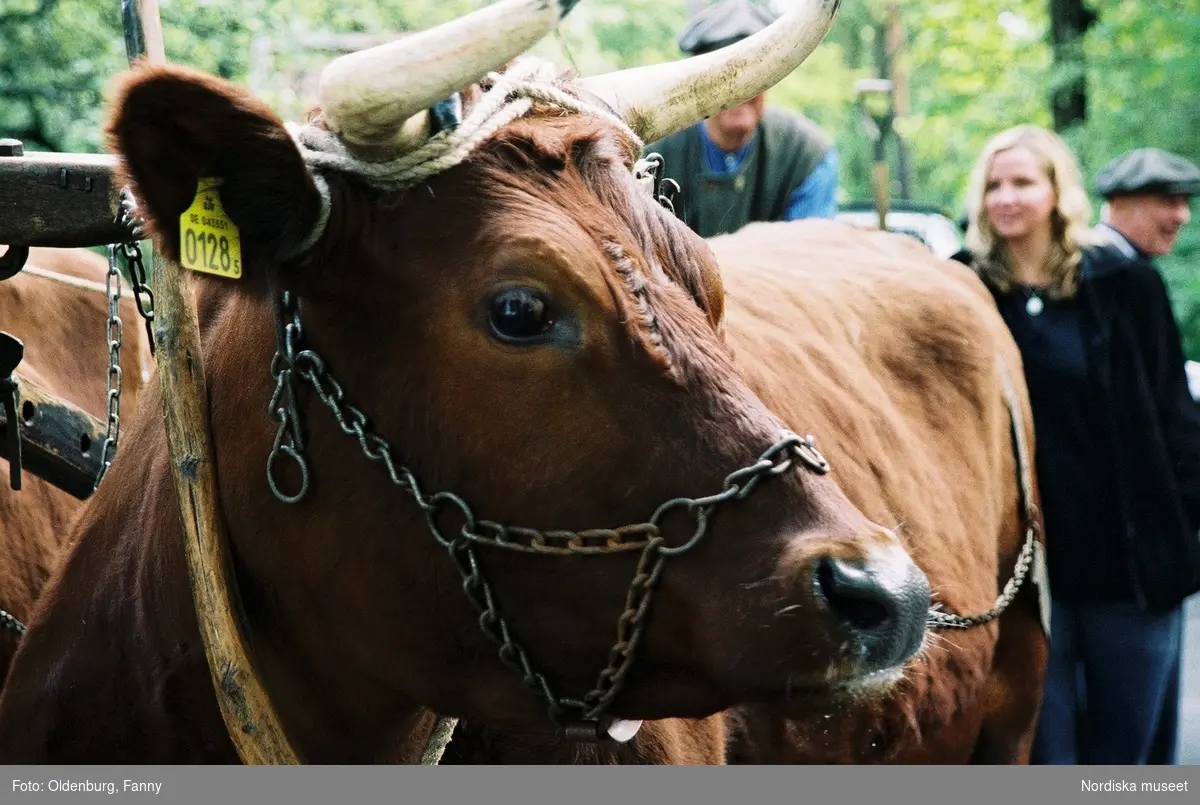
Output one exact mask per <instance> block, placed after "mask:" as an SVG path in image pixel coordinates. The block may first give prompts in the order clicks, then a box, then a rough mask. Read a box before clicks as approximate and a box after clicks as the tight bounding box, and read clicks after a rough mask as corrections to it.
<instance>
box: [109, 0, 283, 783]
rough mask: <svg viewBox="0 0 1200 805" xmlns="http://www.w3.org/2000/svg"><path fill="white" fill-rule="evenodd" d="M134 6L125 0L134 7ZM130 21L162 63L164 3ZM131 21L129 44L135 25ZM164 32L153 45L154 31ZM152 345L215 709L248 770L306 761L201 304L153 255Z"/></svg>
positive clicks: (167, 263)
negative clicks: (222, 431) (256, 618)
mask: <svg viewBox="0 0 1200 805" xmlns="http://www.w3.org/2000/svg"><path fill="white" fill-rule="evenodd" d="M132 1H133V0H122V3H123V4H128V3H129V2H132ZM137 2H138V6H137V9H136V10H137V18H136V19H135V21H134V22H133V23H132V24H133V25H136V26H137V27H138V28H140V30H142V31H144V32H146V35H145V37H144V39H143V41H144V45H143V47H144V48H145V52H143V53H140V54H139V53H134V52H130V53H129V59H130V61H131V62H135V61H139V60H141V59H143V58H145V60H146V61H148V62H149V63H151V64H165V63H166V56H165V54H164V53H163V50H162V34H161V28H160V26H159V23H158V3H157V0H137ZM125 20H126V35H127V36H126V41H127V43H128V41H129V39H130V37H129V32H130V26H131V22H130V18H129V16H128V15H127V16H126V17H125ZM156 29H157V30H159V33H158V40H157V41H158V45H157V47H156V46H155V43H154V35H153V34H152V33H151V32H152V31H154V30H156ZM151 276H152V277H153V278H154V279H153V282H154V288H153V290H154V322H155V328H154V341H155V344H156V345H157V348H156V349H155V355H154V357H155V360H156V361H157V366H158V382H159V388H160V389H161V390H162V406H163V417H164V424H165V427H166V432H167V449H168V451H169V454H170V464H171V475H172V477H173V478H174V481H175V491H176V493H177V496H178V498H179V514H180V517H181V518H182V523H183V537H184V553H185V555H186V557H187V565H188V578H189V579H190V581H191V587H192V601H193V603H194V606H195V609H196V619H197V621H198V623H199V625H200V634H201V637H202V639H203V641H204V653H205V656H206V657H207V659H208V670H209V674H210V676H211V677H212V682H213V689H214V692H215V693H216V695H217V704H218V705H219V707H220V710H221V717H222V718H223V719H224V721H225V728H226V730H227V732H228V733H229V738H230V740H231V741H232V742H233V745H234V747H235V748H236V749H237V753H238V757H239V758H241V760H242V762H243V763H246V764H248V765H294V764H298V763H300V759H299V756H298V755H297V754H296V752H295V751H294V750H293V749H292V746H291V744H290V742H289V741H288V738H287V735H286V733H285V732H284V730H283V726H282V724H281V723H280V721H279V716H278V714H277V713H276V712H275V708H274V705H273V704H272V703H271V697H270V696H269V695H268V694H267V691H266V688H264V687H263V685H262V682H261V681H260V680H259V677H258V673H257V671H256V668H255V665H254V659H253V653H252V651H251V647H250V643H249V640H248V639H247V637H246V630H245V628H244V614H243V612H242V608H241V596H240V595H239V594H238V588H237V577H236V576H235V575H234V573H233V563H232V561H231V560H230V557H229V547H228V546H229V540H228V536H227V535H226V533H225V528H224V520H223V519H222V516H221V506H220V500H219V496H218V493H217V479H216V469H215V468H216V462H215V460H214V451H213V446H212V435H211V433H210V430H209V418H208V408H207V405H206V401H207V400H208V393H207V388H206V383H205V378H204V357H203V353H202V350H201V348H200V327H199V325H198V324H197V321H198V319H197V315H196V297H195V294H193V293H191V291H190V288H188V284H187V282H186V281H185V277H184V269H183V268H182V267H181V266H180V265H179V264H178V263H177V262H175V261H174V260H170V259H167V258H165V257H164V256H163V255H162V253H161V250H160V249H157V248H156V249H155V250H154V267H153V271H152V272H151Z"/></svg>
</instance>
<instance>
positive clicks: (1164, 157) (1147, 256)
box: [1096, 148, 1200, 261]
mask: <svg viewBox="0 0 1200 805" xmlns="http://www.w3.org/2000/svg"><path fill="white" fill-rule="evenodd" d="M1096 192H1097V193H1099V194H1100V195H1101V196H1103V197H1104V198H1105V199H1106V200H1107V202H1108V205H1107V206H1108V209H1107V212H1106V215H1105V216H1104V222H1103V223H1101V224H1100V225H1099V226H1098V227H1097V234H1099V235H1100V236H1101V237H1102V238H1103V239H1105V240H1106V241H1107V242H1108V243H1110V244H1111V245H1113V246H1115V247H1116V248H1117V249H1118V250H1119V251H1121V252H1122V253H1124V254H1125V256H1126V257H1131V258H1134V257H1136V258H1141V259H1143V260H1147V261H1149V260H1151V259H1152V258H1155V257H1161V256H1163V255H1165V254H1170V252H1171V249H1172V248H1173V247H1174V246H1175V239H1176V238H1177V237H1178V236H1179V230H1180V229H1182V228H1183V227H1184V225H1185V224H1187V222H1188V221H1189V220H1191V217H1192V215H1191V210H1190V209H1189V208H1188V205H1189V202H1190V201H1191V198H1192V196H1195V195H1200V168H1197V167H1196V166H1195V165H1193V164H1192V163H1191V162H1189V161H1188V160H1186V159H1184V158H1183V157H1181V156H1176V155H1175V154H1172V153H1170V152H1168V151H1163V150H1160V149H1158V148H1138V149H1137V150H1135V151H1130V152H1129V153H1127V154H1124V155H1122V156H1119V157H1117V158H1116V159H1114V160H1113V161H1112V162H1110V163H1108V164H1107V165H1105V166H1104V168H1103V169H1102V170H1101V171H1100V173H1099V174H1098V175H1097V176H1096Z"/></svg>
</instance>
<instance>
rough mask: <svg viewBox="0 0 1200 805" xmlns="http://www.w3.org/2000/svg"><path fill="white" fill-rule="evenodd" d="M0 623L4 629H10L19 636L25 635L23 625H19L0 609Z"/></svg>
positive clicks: (18, 622)
mask: <svg viewBox="0 0 1200 805" xmlns="http://www.w3.org/2000/svg"><path fill="white" fill-rule="evenodd" d="M0 623H3V624H4V626H5V627H6V628H8V629H12V630H13V631H14V632H16V633H17V634H19V635H23V634H25V624H23V623H21V622H20V621H19V620H17V619H16V618H14V617H13V616H12V615H9V614H8V613H7V612H5V611H4V610H3V609H0Z"/></svg>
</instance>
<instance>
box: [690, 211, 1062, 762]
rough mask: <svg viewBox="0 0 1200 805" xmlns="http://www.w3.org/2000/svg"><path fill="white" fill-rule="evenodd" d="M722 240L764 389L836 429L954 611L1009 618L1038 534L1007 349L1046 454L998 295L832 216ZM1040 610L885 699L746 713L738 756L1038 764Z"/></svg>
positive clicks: (729, 311) (859, 483)
mask: <svg viewBox="0 0 1200 805" xmlns="http://www.w3.org/2000/svg"><path fill="white" fill-rule="evenodd" d="M710 243H711V245H712V247H713V249H714V251H715V252H716V254H717V259H718V261H719V262H720V264H721V268H722V273H723V276H724V280H725V290H726V302H725V306H726V326H727V328H728V333H729V343H730V346H731V348H732V350H733V351H734V354H735V357H736V361H737V364H738V367H739V369H740V370H741V372H742V374H743V376H745V377H746V378H747V380H748V382H749V383H750V384H751V387H752V388H754V390H755V391H756V392H757V393H758V394H759V395H760V396H761V397H762V399H763V400H764V401H765V402H766V403H767V404H768V405H769V406H770V407H771V408H772V410H774V411H776V412H778V413H779V414H780V416H781V417H783V419H784V420H785V421H787V422H789V423H791V424H792V425H793V427H795V428H797V429H803V430H805V431H807V432H812V433H816V434H818V435H819V438H820V444H821V447H822V449H823V451H824V453H825V455H826V457H827V458H828V459H829V461H830V463H831V464H832V466H833V468H834V475H835V477H836V478H837V479H838V483H839V484H840V485H841V486H842V488H843V489H845V490H846V493H847V495H848V496H849V497H850V499H851V500H852V501H853V502H854V504H855V505H856V506H857V507H859V508H860V509H861V510H862V511H863V512H864V513H865V514H866V515H867V516H868V517H870V518H871V519H872V520H874V521H875V522H879V523H882V524H884V525H887V526H895V527H896V528H897V531H898V533H899V534H900V536H901V539H902V540H903V542H904V545H905V548H906V549H907V550H908V552H909V553H910V554H911V555H912V556H913V558H914V559H915V561H916V562H917V564H918V565H919V566H920V567H921V568H922V569H923V570H924V571H925V572H926V574H927V575H928V576H929V578H930V581H931V583H932V585H933V589H934V594H935V600H937V601H939V602H940V603H941V604H943V606H944V607H945V609H947V610H948V611H951V612H956V613H960V614H974V613H977V612H982V611H986V610H987V609H989V608H990V607H991V605H992V603H993V602H994V601H995V600H996V597H997V595H998V594H999V591H1000V589H1001V587H1002V586H1003V585H1004V584H1005V583H1006V582H1007V581H1008V579H1009V578H1010V577H1011V576H1012V573H1013V570H1014V564H1015V561H1016V558H1017V553H1018V551H1019V550H1020V547H1021V543H1022V541H1023V538H1024V532H1023V531H1022V529H1021V528H1020V525H1019V520H1018V512H1017V508H1016V507H1017V499H1016V491H1017V488H1018V487H1017V475H1016V467H1015V462H1014V453H1013V450H1014V446H1013V444H1012V440H1011V438H1010V437H1009V415H1008V412H1007V408H1006V406H1005V403H1004V396H1003V388H1002V386H1001V385H1000V380H999V375H998V373H997V368H996V360H997V358H1000V359H1002V360H1003V362H1004V364H1005V365H1006V367H1007V370H1008V372H1009V375H1010V377H1011V378H1012V380H1013V383H1014V384H1015V387H1016V388H1017V389H1018V391H1019V393H1020V399H1021V405H1022V407H1023V410H1022V412H1021V416H1022V418H1023V421H1024V422H1025V426H1026V429H1027V438H1028V439H1029V446H1030V450H1031V451H1032V447H1033V433H1032V424H1031V423H1032V420H1031V417H1030V416H1029V412H1028V401H1027V398H1026V395H1025V393H1024V385H1023V382H1022V377H1023V376H1022V374H1021V360H1020V354H1019V353H1018V351H1017V349H1016V346H1015V344H1014V343H1013V342H1012V340H1011V338H1010V337H1009V336H1008V333H1007V330H1006V329H1005V328H1004V324H1003V321H1002V320H1001V319H1000V318H999V316H998V314H997V313H996V311H995V310H994V307H993V305H992V303H991V300H990V297H989V296H988V295H987V293H986V291H985V290H984V288H983V286H982V284H980V283H979V282H978V281H977V280H976V279H975V277H974V275H972V274H971V273H970V272H969V270H968V269H966V268H965V267H963V266H962V265H960V264H958V263H956V262H952V261H940V260H936V259H934V258H932V257H931V256H930V255H929V253H928V252H927V251H926V250H925V249H924V247H922V246H920V245H919V244H917V243H916V242H915V241H912V240H911V239H909V238H906V237H903V236H900V235H891V234H880V233H872V234H866V233H863V234H855V233H853V232H852V231H851V230H849V229H848V228H847V227H845V226H843V225H841V224H833V223H829V222H814V221H805V222H796V223H788V224H771V225H755V226H751V227H747V228H746V229H743V230H742V231H741V232H739V233H736V234H733V235H726V236H722V237H719V238H715V239H713V240H712V241H710ZM797 244H803V248H797ZM797 379H802V380H799V382H797ZM1036 601H1037V598H1036V595H1034V592H1033V590H1032V589H1031V587H1030V584H1029V583H1026V585H1025V588H1024V590H1023V592H1022V594H1021V596H1020V597H1019V598H1018V600H1017V602H1016V603H1015V604H1014V605H1013V607H1012V608H1010V609H1009V611H1008V612H1007V613H1006V614H1005V615H1004V616H1003V617H1002V618H1001V619H1000V620H999V621H998V622H996V623H993V624H990V625H987V626H983V627H977V628H974V629H970V630H966V631H958V630H952V631H941V632H937V633H935V634H933V635H931V637H930V638H929V641H928V647H927V649H926V650H925V651H924V653H923V655H922V656H921V657H920V658H919V660H917V661H915V662H913V663H912V664H911V665H910V667H909V669H908V672H907V674H906V678H905V680H904V681H903V682H902V683H901V684H900V685H899V686H898V687H897V688H896V690H895V691H894V692H893V693H892V694H891V695H890V696H888V697H886V698H884V699H881V700H877V701H874V702H860V703H857V704H854V703H850V702H845V701H843V702H837V701H830V702H825V703H817V704H816V705H815V706H814V707H813V708H812V714H811V716H810V717H807V718H805V719H802V720H790V721H783V720H780V719H779V718H778V717H776V716H773V715H772V714H769V713H766V712H764V711H763V710H762V709H748V710H745V711H741V712H737V713H734V714H732V717H731V723H732V725H733V733H734V735H735V737H737V736H740V737H738V738H737V740H735V744H734V747H733V760H734V761H742V762H755V763H763V762H784V763H869V762H880V761H889V762H910V763H952V762H966V761H968V760H970V759H974V760H976V761H979V762H1004V763H1008V762H1027V761H1028V752H1029V744H1030V741H1031V740H1032V733H1033V726H1034V723H1035V718H1036V714H1037V709H1038V703H1039V701H1040V692H1041V679H1042V673H1043V668H1044V663H1045V656H1046V639H1045V635H1044V634H1043V633H1042V630H1041V626H1040V623H1039V619H1038V610H1037V604H1036Z"/></svg>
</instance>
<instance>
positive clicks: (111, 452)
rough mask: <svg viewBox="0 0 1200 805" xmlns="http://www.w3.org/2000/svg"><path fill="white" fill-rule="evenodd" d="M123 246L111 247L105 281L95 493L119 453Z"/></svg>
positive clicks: (122, 335)
mask: <svg viewBox="0 0 1200 805" xmlns="http://www.w3.org/2000/svg"><path fill="white" fill-rule="evenodd" d="M118 249H120V246H118V245H116V244H113V245H110V246H109V247H108V273H107V274H106V275H105V278H104V291H105V295H106V296H107V298H108V339H107V341H108V383H107V389H108V426H107V429H106V430H105V434H104V442H103V444H102V446H101V448H100V470H99V471H98V472H97V473H96V481H95V483H94V484H93V485H92V491H95V490H96V489H98V488H99V487H100V482H101V481H102V480H104V476H105V474H106V473H107V472H108V468H109V467H110V466H112V461H113V458H114V456H115V455H116V452H117V441H118V439H119V438H120V433H121V342H122V340H123V339H124V325H123V323H122V321H121V272H120V271H119V270H118V269H117V253H118Z"/></svg>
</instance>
